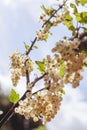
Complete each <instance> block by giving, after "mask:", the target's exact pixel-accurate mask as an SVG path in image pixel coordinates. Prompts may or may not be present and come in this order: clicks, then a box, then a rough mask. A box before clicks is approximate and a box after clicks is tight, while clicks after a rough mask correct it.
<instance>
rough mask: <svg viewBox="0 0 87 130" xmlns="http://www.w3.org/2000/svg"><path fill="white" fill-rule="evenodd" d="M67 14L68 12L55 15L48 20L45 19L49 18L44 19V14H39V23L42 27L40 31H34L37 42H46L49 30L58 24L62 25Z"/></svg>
mask: <svg viewBox="0 0 87 130" xmlns="http://www.w3.org/2000/svg"><path fill="white" fill-rule="evenodd" d="M67 13H69V12H67V11H65V12H63V13H61V14H56V15H55V16H54V17H52V18H51V19H50V20H47V19H49V17H48V16H47V17H46V14H45V13H44V14H41V16H40V18H39V22H43V25H44V26H42V29H41V30H39V31H36V36H37V40H38V41H40V40H46V38H47V35H48V34H49V33H50V31H49V29H50V28H51V27H53V26H57V25H58V24H59V23H62V22H63V21H64V19H65V16H66V14H67ZM46 21H47V22H46ZM45 23H46V24H45Z"/></svg>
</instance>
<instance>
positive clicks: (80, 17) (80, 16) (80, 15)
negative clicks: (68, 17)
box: [76, 12, 87, 24]
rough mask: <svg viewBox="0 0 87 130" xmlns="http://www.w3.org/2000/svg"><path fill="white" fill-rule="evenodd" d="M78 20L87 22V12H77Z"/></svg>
mask: <svg viewBox="0 0 87 130" xmlns="http://www.w3.org/2000/svg"><path fill="white" fill-rule="evenodd" d="M76 20H77V21H78V22H80V23H82V24H86V23H87V12H81V13H76Z"/></svg>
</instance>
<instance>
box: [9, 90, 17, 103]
mask: <svg viewBox="0 0 87 130" xmlns="http://www.w3.org/2000/svg"><path fill="white" fill-rule="evenodd" d="M9 100H10V102H12V103H14V104H16V103H17V102H18V100H19V94H17V93H16V91H15V90H14V89H11V92H10V96H9Z"/></svg>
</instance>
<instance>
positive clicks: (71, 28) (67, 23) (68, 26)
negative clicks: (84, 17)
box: [63, 20, 75, 31]
mask: <svg viewBox="0 0 87 130" xmlns="http://www.w3.org/2000/svg"><path fill="white" fill-rule="evenodd" d="M63 23H64V24H65V25H66V26H67V28H68V29H69V30H72V31H74V30H75V27H74V26H73V23H72V21H66V20H65V21H64V22H63Z"/></svg>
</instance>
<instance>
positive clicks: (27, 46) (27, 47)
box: [24, 42, 30, 50]
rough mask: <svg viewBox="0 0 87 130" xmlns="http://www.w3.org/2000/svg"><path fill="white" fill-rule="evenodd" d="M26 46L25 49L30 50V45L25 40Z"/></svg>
mask: <svg viewBox="0 0 87 130" xmlns="http://www.w3.org/2000/svg"><path fill="white" fill-rule="evenodd" d="M24 46H25V49H26V50H29V48H30V46H29V45H27V44H26V43H25V42H24Z"/></svg>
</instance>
